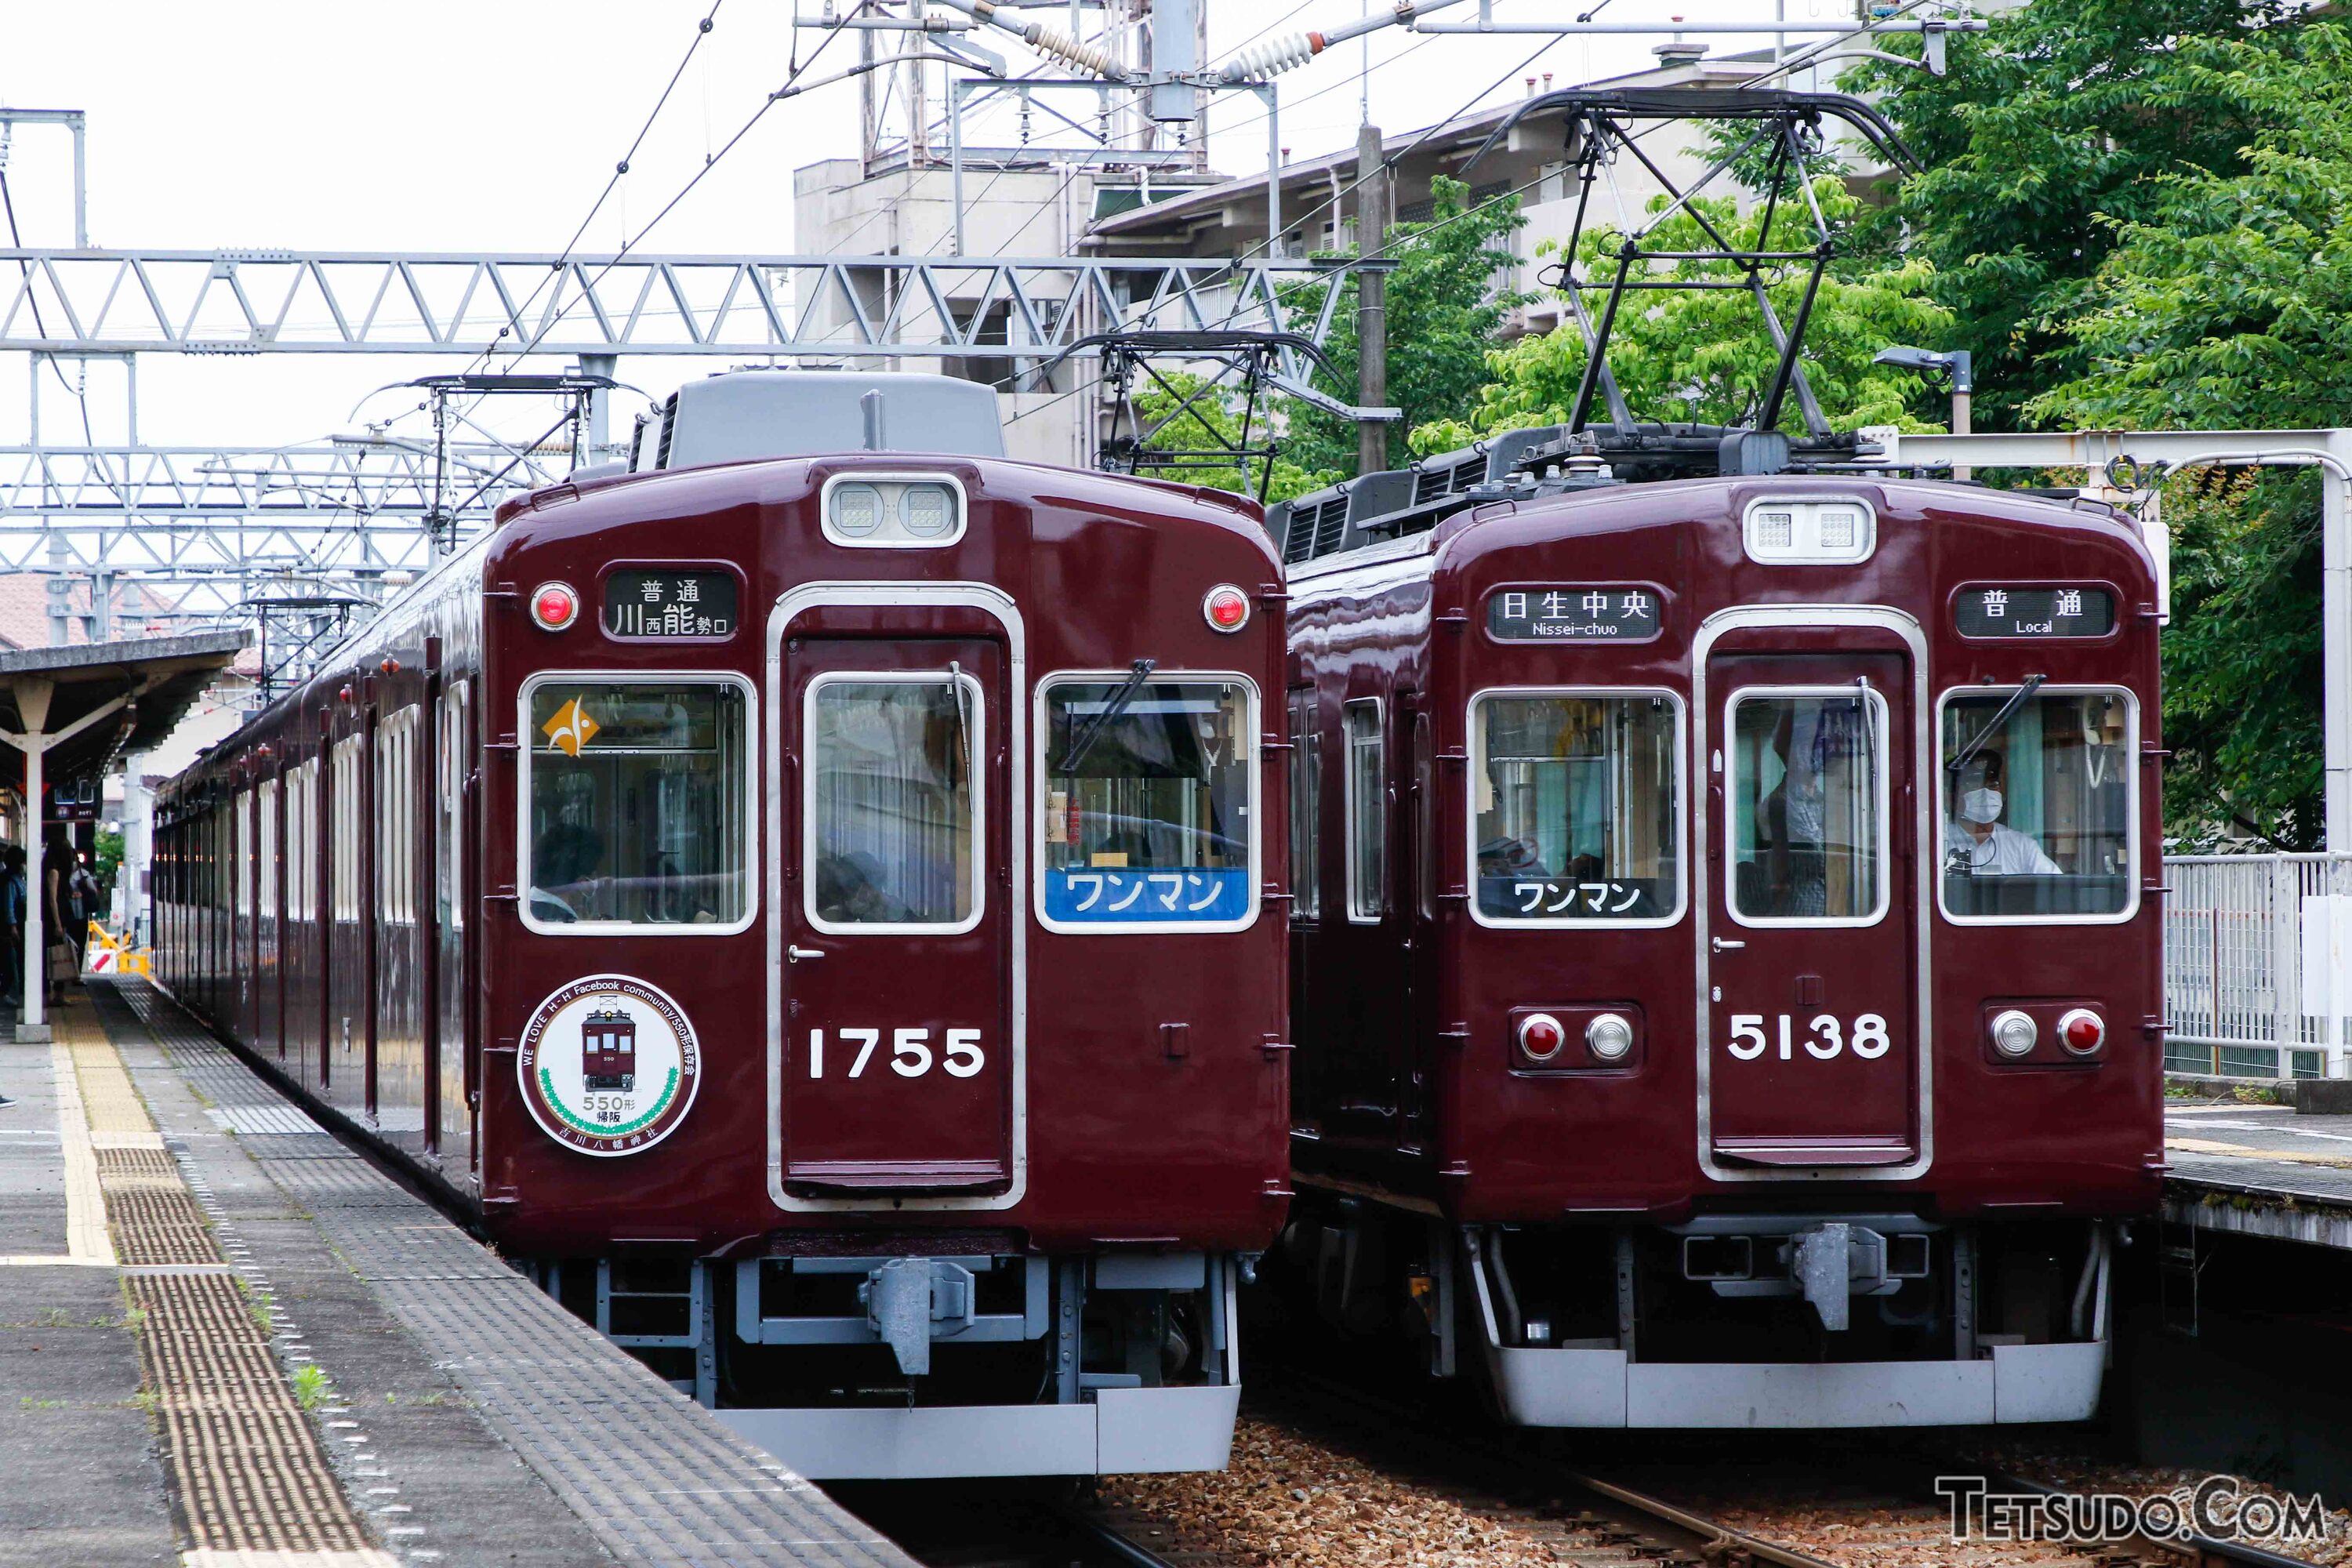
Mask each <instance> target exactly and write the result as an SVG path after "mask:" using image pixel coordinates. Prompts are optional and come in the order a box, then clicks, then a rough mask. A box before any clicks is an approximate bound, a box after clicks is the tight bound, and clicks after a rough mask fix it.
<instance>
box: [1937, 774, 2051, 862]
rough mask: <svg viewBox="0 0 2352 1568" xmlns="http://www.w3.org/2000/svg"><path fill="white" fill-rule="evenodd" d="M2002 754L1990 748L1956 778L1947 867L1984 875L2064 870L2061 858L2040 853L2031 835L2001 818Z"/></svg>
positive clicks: (1948, 825) (1946, 843) (1947, 832)
mask: <svg viewBox="0 0 2352 1568" xmlns="http://www.w3.org/2000/svg"><path fill="white" fill-rule="evenodd" d="M2000 776H2001V760H2000V752H1983V753H1982V754H1980V755H1979V756H1977V757H1975V758H1973V759H1971V760H1970V761H1969V765H1968V768H1967V769H1966V771H1965V772H1963V773H1962V774H1961V775H1960V777H1959V778H1958V780H1957V781H1955V782H1956V784H1958V806H1957V808H1956V811H1957V815H1956V816H1955V817H1954V819H1953V820H1952V821H1950V822H1948V823H1946V824H1944V860H1945V865H1946V867H1947V868H1948V869H1950V870H1953V871H1958V872H1963V873H1969V874H1973V875H1976V876H1980V877H1983V876H1992V877H2021V876H2022V877H2055V876H2058V875H2061V870H2060V868H2059V865H2058V862H2057V861H2055V860H2053V859H2052V858H2050V857H2049V856H2047V855H2045V854H2043V853H2042V846H2041V844H2040V843H2039V842H2038V841H2036V840H2035V838H2034V837H2033V836H2032V834H2029V833H2021V832H2019V831H2018V830H2017V829H2016V828H2014V827H2011V826H2009V825H2008V824H2007V823H2005V822H2003V821H2001V820H2000V808H2001V795H2000Z"/></svg>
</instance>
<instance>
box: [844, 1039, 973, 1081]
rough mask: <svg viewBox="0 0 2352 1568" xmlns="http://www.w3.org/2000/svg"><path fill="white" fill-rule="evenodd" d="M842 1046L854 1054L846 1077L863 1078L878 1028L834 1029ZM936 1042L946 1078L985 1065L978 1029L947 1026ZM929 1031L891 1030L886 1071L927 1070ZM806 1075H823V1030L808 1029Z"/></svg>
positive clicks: (905, 1074)
mask: <svg viewBox="0 0 2352 1568" xmlns="http://www.w3.org/2000/svg"><path fill="white" fill-rule="evenodd" d="M834 1032H835V1034H837V1035H839V1036H840V1037H841V1046H842V1049H844V1050H845V1051H847V1050H854V1051H856V1053H857V1054H856V1056H855V1057H854V1058H851V1060H850V1063H849V1071H848V1073H847V1075H846V1076H847V1077H850V1078H859V1077H863V1076H864V1074H865V1072H866V1063H867V1062H870V1061H872V1060H873V1059H874V1048H875V1047H877V1046H878V1045H880V1044H881V1043H882V1031H881V1030H879V1029H836V1030H835V1031H834ZM942 1034H943V1035H944V1036H945V1038H943V1039H942V1040H941V1041H940V1045H941V1047H944V1050H945V1059H944V1060H942V1061H940V1068H941V1069H942V1070H944V1071H945V1072H946V1073H947V1075H948V1076H949V1077H950V1078H970V1077H971V1076H972V1075H973V1074H974V1073H977V1072H978V1071H980V1069H981V1068H982V1067H984V1066H986V1065H987V1060H988V1058H986V1057H985V1056H984V1055H982V1051H981V1048H980V1031H979V1030H978V1029H947V1030H943V1031H942ZM931 1061H932V1057H931V1031H930V1030H929V1029H893V1030H891V1031H890V1070H891V1071H892V1072H895V1073H897V1074H898V1076H899V1077H900V1078H920V1077H922V1076H923V1075H924V1074H925V1073H927V1072H929V1071H930V1070H931ZM808 1066H809V1077H811V1078H823V1077H824V1030H823V1029H811V1030H810V1031H809V1042H808Z"/></svg>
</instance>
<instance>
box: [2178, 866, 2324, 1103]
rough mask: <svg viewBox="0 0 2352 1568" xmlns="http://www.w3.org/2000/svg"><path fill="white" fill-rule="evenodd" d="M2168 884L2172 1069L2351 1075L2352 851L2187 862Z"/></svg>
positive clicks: (2231, 1074)
mask: <svg viewBox="0 0 2352 1568" xmlns="http://www.w3.org/2000/svg"><path fill="white" fill-rule="evenodd" d="M2165 881H2166V883H2167V884H2168V887H2169V889H2170V891H2169V892H2168V894H2167V895H2166V896H2165V900H2164V996H2165V1038H2164V1058H2165V1067H2166V1068H2167V1070H2168V1071H2172V1072H2184V1073H2197V1074H2210V1075H2213V1076H2217V1077H2224V1078H2263V1079H2289V1078H2344V1077H2347V1076H2352V1073H2347V1058H2352V855H2180V856H2174V857H2172V858H2169V859H2168V860H2167V861H2166V862H2165Z"/></svg>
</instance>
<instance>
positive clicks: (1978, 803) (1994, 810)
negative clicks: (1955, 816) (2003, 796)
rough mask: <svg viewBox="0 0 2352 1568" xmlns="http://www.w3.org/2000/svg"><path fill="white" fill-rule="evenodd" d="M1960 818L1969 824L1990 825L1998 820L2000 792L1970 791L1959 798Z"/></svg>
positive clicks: (1991, 790) (1990, 790) (1994, 790)
mask: <svg viewBox="0 0 2352 1568" xmlns="http://www.w3.org/2000/svg"><path fill="white" fill-rule="evenodd" d="M1960 816H1962V817H1963V818H1965V819H1966V820H1968V821H1969V822H1978V823H1990V822H1998V821H2000V791H1999V790H1997V789H1972V790H1970V791H1969V792H1968V793H1967V794H1965V795H1961V796H1960Z"/></svg>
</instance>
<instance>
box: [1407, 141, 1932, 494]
mask: <svg viewBox="0 0 2352 1568" xmlns="http://www.w3.org/2000/svg"><path fill="white" fill-rule="evenodd" d="M1812 188H1813V195H1814V198H1815V199H1816V200H1817V201H1819V202H1820V203H1821V204H1822V211H1823V213H1824V215H1825V216H1828V217H1829V218H1830V220H1831V221H1832V223H1833V224H1843V223H1844V222H1846V221H1848V220H1850V219H1852V218H1853V216H1855V215H1856V213H1857V211H1858V209H1859V207H1860V203H1859V201H1858V200H1857V199H1856V198H1855V197H1854V196H1853V195H1850V194H1849V193H1848V192H1847V190H1846V189H1845V186H1844V184H1843V182H1842V181H1841V180H1839V179H1838V178H1837V177H1835V176H1833V175H1822V176H1820V177H1817V178H1816V179H1815V180H1814V181H1813V183H1812ZM1665 204H1666V198H1665V197H1664V196H1663V195H1661V196H1657V197H1655V198H1654V199H1653V200H1652V202H1651V205H1650V210H1651V211H1652V212H1657V211H1660V210H1663V208H1664V205H1665ZM1690 206H1691V208H1695V209H1696V212H1694V211H1692V210H1689V209H1685V210H1684V211H1681V212H1678V213H1676V214H1675V216H1672V217H1669V218H1667V219H1666V220H1665V221H1664V223H1662V224H1660V225H1659V226H1657V227H1656V228H1655V229H1654V230H1652V231H1651V232H1650V234H1649V235H1648V237H1647V238H1646V239H1645V241H1644V247H1645V248H1647V249H1652V250H1665V251H1691V250H1698V249H1706V248H1712V247H1714V245H1715V241H1714V239H1713V237H1711V236H1710V235H1709V233H1708V232H1707V230H1708V228H1709V227H1712V228H1713V229H1714V230H1716V231H1717V232H1718V233H1720V234H1722V235H1723V236H1724V237H1726V238H1728V239H1729V240H1730V241H1731V242H1732V243H1733V244H1734V245H1735V246H1737V247H1740V248H1742V249H1750V250H1759V249H1771V250H1803V249H1811V247H1812V244H1813V238H1814V236H1813V231H1812V222H1811V214H1810V213H1809V212H1808V211H1807V210H1806V205H1805V204H1804V203H1803V202H1802V201H1793V202H1792V201H1789V200H1783V201H1782V202H1780V204H1778V205H1776V206H1775V207H1774V208H1773V216H1772V219H1771V233H1770V234H1769V235H1767V234H1766V233H1765V232H1764V224H1765V216H1764V212H1763V210H1762V209H1761V208H1756V207H1751V210H1749V211H1748V212H1745V213H1742V212H1740V211H1739V210H1738V206H1739V204H1738V202H1737V201H1736V200H1735V199H1734V198H1732V197H1729V196H1724V197H1707V196H1701V197H1698V198H1696V199H1695V200H1694V201H1693V202H1692V203H1691V204H1690ZM1702 217H1703V218H1704V219H1705V222H1704V224H1703V223H1702V222H1701V219H1702ZM1621 244H1622V236H1621V235H1619V234H1617V233H1616V232H1614V231H1613V230H1612V229H1607V228H1604V229H1601V230H1597V231H1594V232H1591V233H1588V234H1586V235H1585V236H1584V237H1583V238H1582V240H1581V241H1580V245H1579V256H1578V271H1579V272H1580V275H1582V276H1583V277H1585V278H1587V279H1607V278H1609V277H1611V276H1612V275H1613V274H1614V272H1615V270H1616V265H1617V264H1616V261H1615V259H1614V258H1615V257H1616V254H1617V251H1618V248H1619V247H1620V246H1621ZM1650 267H1651V270H1650V272H1649V273H1648V275H1647V277H1648V279H1649V280H1652V281H1663V280H1673V281H1676V282H1684V283H1716V284H1720V283H1723V282H1737V281H1738V280H1739V279H1741V277H1742V274H1741V273H1740V272H1739V270H1738V268H1735V267H1733V266H1732V265H1731V264H1730V263H1727V262H1719V261H1688V260H1684V261H1674V262H1654V263H1651V264H1650ZM1808 270H1809V269H1808V268H1803V267H1795V268H1785V269H1782V270H1781V271H1780V272H1779V274H1778V275H1777V277H1775V278H1773V279H1769V280H1768V283H1767V287H1766V289H1765V293H1766V295H1767V297H1768V298H1769V300H1771V302H1772V309H1773V311H1774V313H1775V314H1776V315H1778V317H1779V318H1780V321H1782V322H1783V323H1784V324H1790V323H1793V322H1794V321H1795V320H1796V318H1797V311H1798V309H1799V306H1800V305H1801V301H1802V300H1803V296H1804V290H1805V283H1806V277H1807V273H1808ZM1931 282H1932V268H1929V266H1928V265H1927V263H1926V262H1924V261H1921V260H1918V259H1916V258H1892V259H1874V260H1868V261H1833V262H1832V264H1831V268H1830V270H1829V272H1828V274H1827V275H1826V276H1825V277H1824V278H1823V279H1822V285H1821V289H1820V292H1819V294H1818V295H1817V296H1816V297H1815V299H1814V300H1813V306H1812V310H1811V316H1810V318H1809V319H1808V322H1807V325H1806V329H1805V336H1804V345H1803V349H1802V351H1801V355H1802V359H1801V363H1803V365H1804V370H1805V375H1806V378H1807V380H1808V381H1809V382H1810V383H1811V385H1812V388H1813V392H1814V395H1815V396H1817V397H1818V398H1819V399H1820V400H1821V404H1822V411H1823V413H1824V414H1826V415H1827V416H1828V417H1829V419H1830V421H1831V423H1832V425H1834V426H1838V427H1840V428H1845V429H1852V428H1853V427H1855V426H1862V425H1900V426H1904V427H1905V428H1906V429H1914V430H1916V429H1927V428H1940V426H1931V425H1927V424H1924V423H1923V422H1921V421H1920V420H1918V419H1917V418H1916V417H1915V416H1914V415H1913V413H1912V406H1913V404H1914V401H1915V400H1916V399H1917V398H1919V397H1920V395H1921V394H1922V393H1923V391H1924V385H1923V383H1922V381H1921V378H1920V377H1919V376H1918V375H1917V374H1915V373H1913V372H1910V371H1904V370H1897V369H1895V368H1894V367H1892V366H1889V365H1881V364H1874V363H1872V356H1873V355H1874V354H1875V353H1877V351H1878V350H1880V349H1882V348H1885V346H1887V345H1888V344H1890V343H1924V344H1931V345H1932V344H1935V343H1938V342H1944V341H1946V340H1947V339H1948V337H1949V335H1950V332H1951V327H1952V317H1951V313H1950V311H1948V310H1946V309H1945V308H1944V307H1943V306H1941V305H1939V304H1937V302H1936V301H1935V300H1933V299H1932V298H1931V297H1930V295H1929V288H1930V284H1931ZM1596 310H1597V307H1596ZM1585 358H1586V355H1585V347H1584V335H1583V333H1581V332H1580V331H1575V330H1574V329H1572V328H1571V329H1570V330H1567V331H1556V332H1550V333H1547V334H1545V335H1543V336H1540V337H1526V338H1521V339H1520V340H1519V341H1518V342H1515V343H1513V344H1511V345H1510V346H1509V347H1507V348H1503V349H1497V350H1496V351H1495V352H1493V353H1489V354H1488V355H1487V359H1486V366H1487V372H1488V377H1487V380H1486V384H1485V385H1483V386H1481V387H1480V388H1479V389H1478V395H1477V397H1476V400H1475V403H1473V404H1472V405H1469V409H1468V412H1467V414H1466V416H1454V417H1450V418H1444V419H1439V420H1434V421H1432V422H1430V423H1428V424H1426V425H1423V426H1419V427H1418V428H1416V429H1415V430H1414V432H1413V435H1412V446H1413V449H1414V450H1415V451H1417V452H1434V451H1444V450H1446V449H1447V448H1450V447H1459V446H1462V445H1465V443H1467V442H1468V441H1469V440H1470V439H1472V438H1473V437H1475V436H1476V435H1477V434H1478V433H1480V432H1483V431H1486V430H1496V429H1507V428H1509V427H1511V426H1525V425H1548V424H1554V423H1557V422H1559V421H1560V420H1563V419H1565V418H1566V417H1567V416H1568V415H1569V413H1570V409H1571V408H1572V406H1573V405H1574V403H1575V398H1576V389H1577V384H1578V381H1579V379H1580V377H1581V376H1582V374H1583V372H1584V362H1585ZM1608 360H1609V367H1610V369H1611V370H1612V372H1614V373H1615V374H1616V377H1617V384H1618V386H1619V387H1620V389H1621V390H1622V392H1623V393H1624V395H1625V401H1626V403H1627V405H1629V406H1630V407H1631V408H1632V409H1633V414H1634V416H1635V417H1637V418H1643V419H1665V420H1675V421H1684V420H1697V421H1701V422H1704V423H1707V424H1717V425H1743V424H1752V423H1753V422H1754V421H1755V420H1756V418H1757V417H1758V416H1759V414H1760V412H1761V409H1762V405H1763V402H1764V398H1765V395H1766V394H1767V391H1768V389H1769V385H1770V383H1771V380H1772V376H1773V373H1774V371H1775V369H1776V367H1777V366H1778V363H1779V361H1780V352H1779V350H1778V348H1777V347H1776V346H1775V345H1774V343H1773V342H1772V338H1771V335H1770V332H1769V329H1768V328H1767V327H1766V325H1765V322H1764V318H1763V315H1762V313H1761V311H1759V310H1758V308H1757V304H1756V300H1755V297H1754V296H1753V295H1752V294H1751V293H1749V292H1748V290H1747V289H1744V288H1735V289H1726V288H1720V287H1715V288H1693V289H1673V290H1658V291H1642V292H1632V293H1629V294H1628V295H1627V297H1626V303H1625V304H1624V305H1623V306H1622V307H1621V308H1620V310H1619V311H1618V314H1617V318H1616V321H1615V322H1614V323H1613V324H1612V330H1611V332H1610V339H1609V346H1608ZM1594 406H1595V408H1596V409H1598V408H1599V407H1600V405H1599V403H1598V401H1597V399H1596V402H1595V405H1594ZM1780 427H1781V428H1782V429H1784V430H1789V431H1792V432H1795V431H1801V430H1802V428H1803V422H1802V419H1801V416H1800V413H1799V410H1798V406H1797V401H1796V397H1795V395H1793V394H1791V395H1789V396H1788V397H1787V399H1786V400H1785V401H1784V402H1783V404H1782V407H1781V412H1780Z"/></svg>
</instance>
